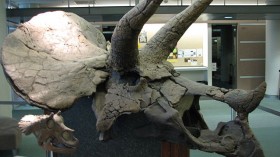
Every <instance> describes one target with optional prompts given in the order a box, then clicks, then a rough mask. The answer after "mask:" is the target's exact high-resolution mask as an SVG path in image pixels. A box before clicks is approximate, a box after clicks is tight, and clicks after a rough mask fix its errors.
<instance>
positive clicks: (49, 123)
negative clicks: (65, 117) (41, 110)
mask: <svg viewBox="0 0 280 157" xmlns="http://www.w3.org/2000/svg"><path fill="white" fill-rule="evenodd" d="M47 127H48V128H49V129H52V128H53V127H54V121H53V120H49V121H48V122H47Z"/></svg>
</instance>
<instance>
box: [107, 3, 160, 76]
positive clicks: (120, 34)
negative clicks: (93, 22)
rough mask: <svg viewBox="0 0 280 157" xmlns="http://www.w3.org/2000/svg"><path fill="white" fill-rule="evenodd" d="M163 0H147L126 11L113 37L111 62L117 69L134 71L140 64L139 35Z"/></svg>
mask: <svg viewBox="0 0 280 157" xmlns="http://www.w3.org/2000/svg"><path fill="white" fill-rule="evenodd" d="M161 2H162V0H147V1H143V2H141V3H139V4H138V5H137V6H135V7H134V8H133V9H132V10H130V11H129V12H128V13H126V14H125V15H124V16H123V17H122V19H121V20H120V21H119V23H118V24H117V26H116V28H115V30H114V33H113V35H112V39H111V43H112V44H111V46H112V52H111V58H110V64H111V66H112V68H113V69H114V70H116V71H119V72H120V71H123V72H126V71H133V70H135V67H136V66H137V65H138V53H139V52H138V45H137V44H138V41H137V40H138V35H139V33H140V31H141V29H142V27H143V25H144V24H145V23H146V22H147V21H148V19H149V18H150V17H151V16H152V15H153V14H154V13H155V11H156V9H157V8H158V7H159V6H160V3H161Z"/></svg>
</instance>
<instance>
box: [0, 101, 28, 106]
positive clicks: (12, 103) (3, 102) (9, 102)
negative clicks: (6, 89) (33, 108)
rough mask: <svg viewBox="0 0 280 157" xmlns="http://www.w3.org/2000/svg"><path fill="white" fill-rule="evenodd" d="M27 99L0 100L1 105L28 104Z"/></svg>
mask: <svg viewBox="0 0 280 157" xmlns="http://www.w3.org/2000/svg"><path fill="white" fill-rule="evenodd" d="M26 104H28V103H27V102H25V101H0V105H26Z"/></svg>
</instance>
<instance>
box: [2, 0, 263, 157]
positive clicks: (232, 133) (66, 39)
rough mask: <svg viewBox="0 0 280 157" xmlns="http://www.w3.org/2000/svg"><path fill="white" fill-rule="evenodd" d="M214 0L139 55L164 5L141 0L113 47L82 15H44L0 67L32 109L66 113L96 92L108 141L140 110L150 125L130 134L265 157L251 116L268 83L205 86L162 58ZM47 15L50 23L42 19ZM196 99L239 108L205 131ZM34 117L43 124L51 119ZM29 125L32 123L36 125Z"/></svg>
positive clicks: (172, 24)
mask: <svg viewBox="0 0 280 157" xmlns="http://www.w3.org/2000/svg"><path fill="white" fill-rule="evenodd" d="M211 1H212V0H197V1H195V2H193V4H192V5H191V6H189V7H188V8H186V9H185V10H183V11H182V12H181V13H179V14H177V15H176V16H174V18H171V19H170V20H169V22H167V23H166V25H165V26H163V27H162V28H161V29H160V30H159V31H158V33H156V35H155V36H154V37H153V38H152V39H151V40H150V41H148V43H147V44H146V46H145V47H144V48H143V49H142V51H141V52H139V51H138V49H137V40H138V35H139V32H140V31H141V29H142V27H143V25H144V24H145V23H146V21H147V20H148V19H149V17H151V16H152V15H153V14H154V13H155V11H156V9H157V8H158V7H159V6H160V3H161V2H162V0H144V1H142V2H141V3H139V4H138V5H136V6H135V7H134V8H133V9H132V10H131V11H129V12H128V13H127V14H126V15H124V17H123V18H122V19H121V20H120V22H119V23H118V24H117V26H116V29H115V31H114V33H113V37H112V41H111V42H112V44H111V47H110V46H109V45H110V44H108V43H107V42H106V41H105V38H104V36H103V35H102V33H101V32H99V31H98V30H97V29H95V28H94V26H92V25H91V24H90V23H89V22H87V21H85V20H84V19H82V18H80V17H79V16H77V15H75V14H73V13H65V12H62V11H56V12H48V13H43V14H40V15H37V16H35V17H33V18H32V19H31V20H30V21H28V22H26V23H23V24H21V25H20V26H19V27H18V28H17V29H16V30H15V32H13V33H11V34H9V35H8V37H7V38H6V39H5V42H4V45H3V48H2V52H1V64H2V65H3V67H4V71H5V73H6V76H7V79H8V80H9V82H10V84H11V86H12V87H13V89H14V90H15V92H16V93H17V94H18V95H20V96H21V97H22V98H24V99H25V100H26V101H27V102H29V103H30V104H31V105H35V106H38V107H40V108H44V109H46V110H65V112H67V109H68V108H70V107H71V106H72V105H73V102H74V101H75V100H77V99H78V98H80V97H83V96H91V95H93V96H94V97H95V99H94V100H95V101H94V103H93V105H92V109H93V111H94V114H95V116H96V118H97V123H96V129H97V130H98V131H99V132H100V135H101V136H100V139H101V140H105V139H108V138H110V129H111V128H112V126H113V125H114V122H115V121H116V120H117V118H118V117H120V116H121V115H123V114H133V113H138V112H144V114H145V116H147V117H148V118H149V119H150V120H151V121H152V122H153V126H143V127H141V128H137V129H135V134H136V135H138V136H143V137H156V138H160V139H164V140H168V141H172V142H177V143H183V144H186V145H188V146H189V148H193V149H200V150H202V151H207V152H216V153H219V154H222V155H225V156H237V157H248V156H252V157H256V156H258V157H262V156H264V155H263V152H262V149H261V147H260V145H259V143H258V142H257V140H256V138H255V137H254V134H253V132H252V131H251V129H250V127H249V123H248V116H249V113H250V112H252V111H254V109H255V108H256V107H257V106H258V105H259V103H260V101H261V100H262V99H263V96H264V93H265V89H266V84H265V83H262V84H261V85H259V87H257V88H256V89H255V90H250V91H246V90H242V89H224V88H219V87H213V86H208V85H203V84H199V83H196V82H194V81H191V80H188V79H186V78H183V77H181V76H179V74H178V73H177V72H176V71H175V70H174V67H173V66H172V64H170V63H169V62H167V61H166V59H167V57H168V55H169V52H171V51H172V50H173V49H174V48H175V46H176V43H177V42H178V40H179V39H180V38H181V36H182V35H183V34H184V32H185V31H186V29H188V27H189V26H190V25H191V24H192V23H193V22H195V20H196V19H197V18H198V17H199V16H200V14H202V13H203V11H204V10H205V9H206V8H207V6H208V5H209V4H210V3H211ZM48 18H52V20H45V19H48ZM200 96H208V97H210V98H212V99H214V100H218V101H221V102H224V103H225V105H226V104H228V105H229V106H230V107H231V108H233V109H234V110H235V111H237V117H236V119H235V120H233V121H230V122H227V123H220V124H219V125H218V126H217V129H216V130H214V131H211V130H209V129H208V127H207V124H206V123H205V121H204V119H203V118H202V116H201V114H200V113H199V111H198V109H197V106H198V102H199V97H200ZM49 117H55V115H53V114H52V115H50V116H49ZM25 119H26V118H24V119H23V122H21V123H20V125H21V127H22V128H31V127H23V124H25V123H26V121H25ZM35 119H36V118H35ZM37 119H42V123H43V124H45V119H48V117H47V116H46V115H45V116H42V117H40V116H39V117H37ZM38 121H39V120H38ZM33 123H34V126H35V124H37V121H36V122H31V124H33ZM40 123H41V122H40ZM30 126H33V125H30ZM40 129H41V128H37V127H32V129H31V130H32V132H34V133H35V135H36V134H37V135H40V137H44V140H46V141H43V142H42V141H40V142H39V144H40V145H43V147H45V149H50V143H56V142H57V139H56V140H55V139H50V138H48V137H47V135H48V134H47V135H44V134H42V133H40V132H42V131H40ZM26 130H28V129H23V131H24V132H27V131H26ZM29 130H30V129H29ZM49 131H50V132H52V131H53V132H55V129H53V130H52V129H50V130H49ZM29 132H30V131H29ZM65 136H66V135H65ZM67 137H68V136H67ZM39 139H42V138H39ZM55 145H56V144H54V145H53V144H52V145H51V146H55ZM68 146H69V145H68ZM54 151H58V152H59V150H54Z"/></svg>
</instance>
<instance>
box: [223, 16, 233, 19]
mask: <svg viewBox="0 0 280 157" xmlns="http://www.w3.org/2000/svg"><path fill="white" fill-rule="evenodd" d="M224 18H225V19H232V16H225V17H224Z"/></svg>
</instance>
